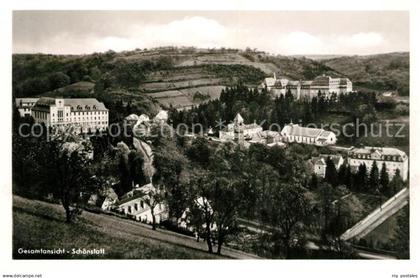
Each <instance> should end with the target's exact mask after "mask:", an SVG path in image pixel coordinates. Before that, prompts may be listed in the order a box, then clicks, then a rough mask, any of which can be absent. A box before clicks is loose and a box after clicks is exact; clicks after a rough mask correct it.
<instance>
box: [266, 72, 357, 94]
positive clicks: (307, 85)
mask: <svg viewBox="0 0 420 278" xmlns="http://www.w3.org/2000/svg"><path fill="white" fill-rule="evenodd" d="M261 87H263V88H264V87H265V88H267V90H268V91H269V92H270V93H271V94H272V95H273V97H279V96H280V95H285V94H286V92H288V91H290V93H291V94H292V95H293V97H294V98H295V99H301V98H302V99H311V98H313V97H316V96H318V93H321V94H325V96H327V97H328V96H330V95H331V94H332V93H335V94H337V95H339V94H343V93H349V92H351V91H353V84H352V82H351V81H350V79H348V78H332V77H331V76H327V75H321V76H317V77H315V78H314V80H304V81H301V80H299V81H293V80H288V79H286V78H280V79H277V77H276V74H275V73H274V75H273V77H268V78H265V79H264V82H263V83H262V84H261Z"/></svg>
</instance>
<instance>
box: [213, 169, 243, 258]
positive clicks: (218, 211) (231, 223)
mask: <svg viewBox="0 0 420 278" xmlns="http://www.w3.org/2000/svg"><path fill="white" fill-rule="evenodd" d="M210 200H211V201H210V204H211V205H212V208H213V209H214V222H215V224H216V228H217V230H216V232H217V254H219V255H220V254H221V250H222V246H223V244H224V242H225V240H226V236H228V235H230V234H234V233H235V232H236V231H237V216H238V207H239V202H240V199H239V196H238V194H237V192H236V187H235V184H234V183H233V182H231V181H230V180H229V179H227V178H224V177H219V178H216V179H215V181H214V186H213V194H212V196H211V199H210Z"/></svg>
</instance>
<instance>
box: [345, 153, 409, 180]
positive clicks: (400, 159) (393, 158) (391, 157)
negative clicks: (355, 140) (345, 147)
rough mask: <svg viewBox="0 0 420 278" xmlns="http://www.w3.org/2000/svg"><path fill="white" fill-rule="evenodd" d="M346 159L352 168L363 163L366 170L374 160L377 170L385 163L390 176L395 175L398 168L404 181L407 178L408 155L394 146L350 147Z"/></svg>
mask: <svg viewBox="0 0 420 278" xmlns="http://www.w3.org/2000/svg"><path fill="white" fill-rule="evenodd" d="M348 161H349V164H350V167H352V168H353V169H356V168H357V167H359V165H361V164H363V163H364V164H365V165H366V168H367V170H368V171H370V169H371V168H372V165H373V162H374V161H376V165H377V167H378V169H379V171H381V169H382V165H383V164H384V163H385V167H386V169H387V171H388V175H389V177H390V178H392V177H393V176H394V175H395V173H396V171H397V169H399V170H400V175H401V178H402V179H403V180H404V181H405V180H407V178H408V156H407V155H406V153H405V152H403V151H401V150H399V149H396V148H382V147H363V148H351V149H350V151H349V153H348Z"/></svg>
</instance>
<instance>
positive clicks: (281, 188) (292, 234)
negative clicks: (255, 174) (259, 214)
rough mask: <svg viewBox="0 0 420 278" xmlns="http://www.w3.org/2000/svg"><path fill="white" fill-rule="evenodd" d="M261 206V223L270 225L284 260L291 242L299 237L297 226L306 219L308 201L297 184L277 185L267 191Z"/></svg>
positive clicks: (289, 249)
mask: <svg viewBox="0 0 420 278" xmlns="http://www.w3.org/2000/svg"><path fill="white" fill-rule="evenodd" d="M267 193H268V194H266V197H265V203H264V204H263V206H264V208H263V210H264V211H263V215H265V217H263V219H262V220H263V221H264V222H266V223H267V224H269V225H271V226H272V227H273V229H274V233H275V234H277V235H278V236H279V238H280V241H281V244H282V246H283V247H284V254H285V257H286V258H289V257H290V251H291V245H292V244H293V240H294V239H295V238H296V237H297V236H298V235H299V224H302V223H303V222H304V220H305V218H306V217H307V212H308V201H307V200H306V197H305V195H304V188H303V187H302V186H300V185H299V184H288V183H285V184H277V185H274V186H272V187H271V188H269V190H267Z"/></svg>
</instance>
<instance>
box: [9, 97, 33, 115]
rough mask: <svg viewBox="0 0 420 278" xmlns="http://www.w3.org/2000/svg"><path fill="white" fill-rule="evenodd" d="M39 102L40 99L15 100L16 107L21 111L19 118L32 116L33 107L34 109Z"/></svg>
mask: <svg viewBox="0 0 420 278" xmlns="http://www.w3.org/2000/svg"><path fill="white" fill-rule="evenodd" d="M38 100H39V98H15V105H16V108H17V110H18V111H19V116H20V117H22V118H23V117H28V116H31V111H32V107H34V105H35V103H36V102H37V101H38Z"/></svg>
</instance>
